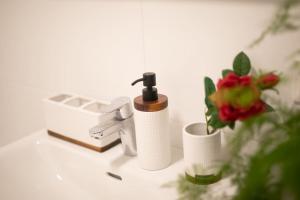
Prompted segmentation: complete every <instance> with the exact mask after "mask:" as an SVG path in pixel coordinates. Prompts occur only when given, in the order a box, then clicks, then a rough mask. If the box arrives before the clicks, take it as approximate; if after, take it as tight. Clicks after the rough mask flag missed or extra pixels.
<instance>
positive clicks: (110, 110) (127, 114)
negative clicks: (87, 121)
mask: <svg viewBox="0 0 300 200" xmlns="http://www.w3.org/2000/svg"><path fill="white" fill-rule="evenodd" d="M101 111H102V113H103V116H101V119H100V122H99V124H98V125H96V126H95V127H93V128H91V129H90V130H89V134H90V136H91V137H92V138H94V139H101V138H103V137H105V136H108V135H110V134H112V133H115V132H119V134H120V138H121V142H122V148H123V152H124V154H125V155H128V156H135V155H136V140H135V127H134V120H133V111H132V108H131V104H130V99H129V98H128V97H119V98H117V99H115V100H113V101H112V103H111V104H110V105H108V106H105V107H103V108H102V109H101Z"/></svg>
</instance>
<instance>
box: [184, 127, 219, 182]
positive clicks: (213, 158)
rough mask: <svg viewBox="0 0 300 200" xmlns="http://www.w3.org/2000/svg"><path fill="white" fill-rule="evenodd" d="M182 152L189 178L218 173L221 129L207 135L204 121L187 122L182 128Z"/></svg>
mask: <svg viewBox="0 0 300 200" xmlns="http://www.w3.org/2000/svg"><path fill="white" fill-rule="evenodd" d="M183 153H184V163H185V167H186V171H185V172H186V175H187V176H188V177H189V178H196V177H201V176H202V177H211V176H216V175H219V173H220V168H219V166H220V165H219V164H220V154H221V131H219V130H218V131H216V132H214V133H212V134H210V135H207V133H206V124H205V123H190V124H187V125H186V126H185V127H184V128H183ZM215 179H216V177H215V178H214V180H215Z"/></svg>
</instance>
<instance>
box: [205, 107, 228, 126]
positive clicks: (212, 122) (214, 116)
mask: <svg viewBox="0 0 300 200" xmlns="http://www.w3.org/2000/svg"><path fill="white" fill-rule="evenodd" d="M208 125H209V126H211V127H213V128H214V129H220V128H223V127H225V126H226V125H227V124H226V123H224V122H222V121H221V120H220V119H219V116H218V110H217V108H214V109H213V110H212V113H211V117H210V119H209V120H208Z"/></svg>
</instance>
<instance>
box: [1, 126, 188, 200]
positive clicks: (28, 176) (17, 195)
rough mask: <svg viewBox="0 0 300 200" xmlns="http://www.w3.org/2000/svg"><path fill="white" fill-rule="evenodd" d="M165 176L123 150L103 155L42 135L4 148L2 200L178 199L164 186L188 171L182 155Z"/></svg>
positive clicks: (180, 154)
mask: <svg viewBox="0 0 300 200" xmlns="http://www.w3.org/2000/svg"><path fill="white" fill-rule="evenodd" d="M173 155H174V156H173V157H174V158H173V164H172V165H171V166H169V167H168V168H166V169H163V170H159V171H146V170H143V169H141V168H139V166H138V163H137V160H136V157H126V156H124V155H123V153H122V148H121V146H120V145H118V146H116V147H114V148H112V149H110V150H108V151H106V152H104V153H98V152H94V151H92V150H88V149H85V148H83V147H80V146H76V145H75V144H71V143H68V142H65V141H62V140H59V139H57V138H54V137H51V136H49V135H48V134H47V133H46V131H45V130H41V131H38V132H36V133H33V134H31V135H30V136H28V137H25V138H23V139H21V140H19V141H16V142H14V143H12V144H9V145H7V146H4V147H2V148H0V199H3V200H14V199H16V200H17V199H18V200H19V199H22V200H40V199H43V200H48V199H49V200H54V199H63V200H68V199H70V200H71V199H72V200H77V199H78V200H79V199H80V200H83V199H85V200H93V199H97V200H99V199H103V200H110V199H112V200H119V199H143V200H146V199H149V200H150V199H151V200H153V199H156V200H158V199H163V200H168V199H172V200H173V199H176V196H177V195H176V190H175V189H174V188H165V187H162V185H163V184H165V183H168V182H169V181H173V180H176V178H177V176H178V174H179V173H182V172H183V170H184V167H183V166H184V165H183V161H182V152H181V150H178V149H173Z"/></svg>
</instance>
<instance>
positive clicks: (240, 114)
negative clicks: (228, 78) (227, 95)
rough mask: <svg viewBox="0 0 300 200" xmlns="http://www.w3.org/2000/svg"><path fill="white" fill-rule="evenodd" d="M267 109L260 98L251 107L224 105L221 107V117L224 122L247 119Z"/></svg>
mask: <svg viewBox="0 0 300 200" xmlns="http://www.w3.org/2000/svg"><path fill="white" fill-rule="evenodd" d="M265 110H266V104H265V103H264V102H263V101H261V100H258V101H257V102H255V103H254V104H253V105H252V106H251V107H249V108H235V107H233V106H230V105H223V106H221V107H220V109H219V118H220V120H221V121H223V122H232V121H236V120H245V119H248V118H250V117H252V116H255V115H257V114H260V113H262V112H264V111H265Z"/></svg>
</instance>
